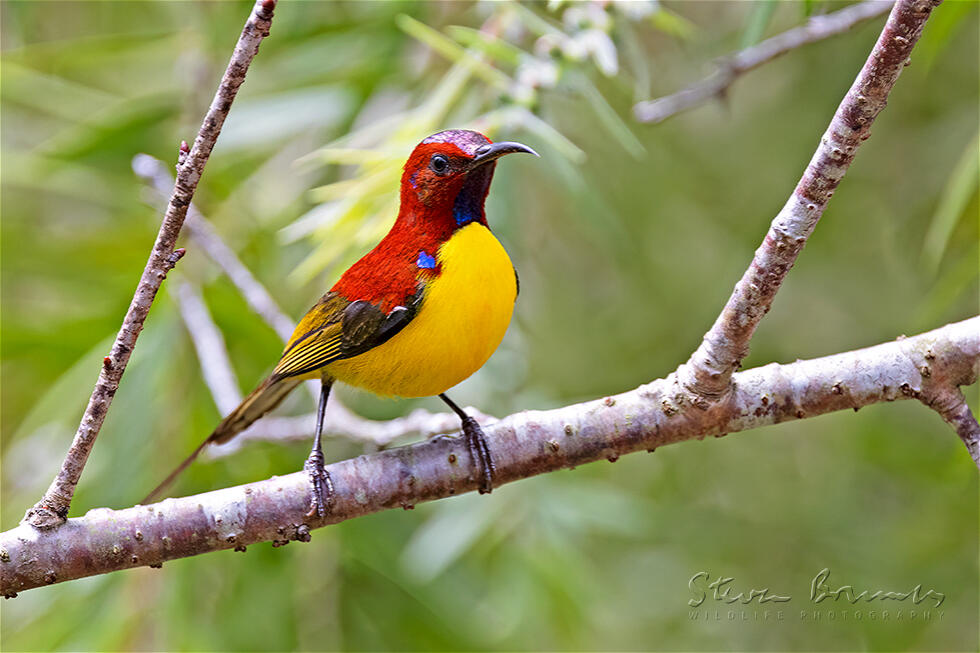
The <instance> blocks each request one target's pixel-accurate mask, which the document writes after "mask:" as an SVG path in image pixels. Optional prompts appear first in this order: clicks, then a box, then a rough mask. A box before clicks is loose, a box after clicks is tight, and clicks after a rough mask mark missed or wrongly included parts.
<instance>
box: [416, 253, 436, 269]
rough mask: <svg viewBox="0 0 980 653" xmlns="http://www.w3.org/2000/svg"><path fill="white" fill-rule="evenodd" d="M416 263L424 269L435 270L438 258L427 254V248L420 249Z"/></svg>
mask: <svg viewBox="0 0 980 653" xmlns="http://www.w3.org/2000/svg"><path fill="white" fill-rule="evenodd" d="M415 265H416V266H417V267H419V268H422V269H423V270H433V269H435V267H436V258H435V257H434V256H430V255H429V254H427V253H426V252H425V250H422V249H420V250H419V257H418V259H416V261H415Z"/></svg>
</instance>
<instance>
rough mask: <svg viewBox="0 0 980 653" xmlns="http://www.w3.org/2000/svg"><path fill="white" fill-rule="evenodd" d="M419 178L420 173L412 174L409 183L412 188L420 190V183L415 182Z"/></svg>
mask: <svg viewBox="0 0 980 653" xmlns="http://www.w3.org/2000/svg"><path fill="white" fill-rule="evenodd" d="M418 176H419V173H417V172H413V173H412V176H411V177H409V178H408V183H410V184H411V185H412V188H418V187H419V185H418V183H416V181H415V180H416V179H417V178H418Z"/></svg>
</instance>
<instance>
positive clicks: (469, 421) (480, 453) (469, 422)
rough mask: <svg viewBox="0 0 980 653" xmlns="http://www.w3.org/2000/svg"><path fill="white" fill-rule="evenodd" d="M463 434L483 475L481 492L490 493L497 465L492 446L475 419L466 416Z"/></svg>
mask: <svg viewBox="0 0 980 653" xmlns="http://www.w3.org/2000/svg"><path fill="white" fill-rule="evenodd" d="M463 434H464V435H465V436H466V443H467V445H469V448H470V458H472V459H473V464H474V465H475V466H476V471H477V473H478V474H479V475H480V477H481V478H480V488H479V489H480V494H489V493H490V492H492V491H493V477H494V474H495V473H496V472H497V467H496V466H495V465H494V464H493V456H492V455H491V454H490V447H489V446H487V439H486V436H484V435H483V429H482V428H480V425H479V424H478V423H477V421H476V420H475V419H473V418H472V417H466V418H464V419H463Z"/></svg>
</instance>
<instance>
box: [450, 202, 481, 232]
mask: <svg viewBox="0 0 980 653" xmlns="http://www.w3.org/2000/svg"><path fill="white" fill-rule="evenodd" d="M453 217H454V218H456V226H457V227H462V226H463V225H466V224H469V223H471V222H473V221H475V220H476V219H477V217H476V216H474V215H473V212H472V210H471V208H470V207H468V206H466V205H465V204H464V203H461V202H459V201H458V200H457V202H456V205H455V206H454V207H453Z"/></svg>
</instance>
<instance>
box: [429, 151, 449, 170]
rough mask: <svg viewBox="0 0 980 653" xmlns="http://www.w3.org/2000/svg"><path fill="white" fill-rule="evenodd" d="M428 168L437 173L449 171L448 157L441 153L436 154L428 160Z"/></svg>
mask: <svg viewBox="0 0 980 653" xmlns="http://www.w3.org/2000/svg"><path fill="white" fill-rule="evenodd" d="M429 168H430V169H431V170H432V172H434V173H436V174H437V175H444V174H446V173H447V172H449V159H447V158H446V157H445V156H443V155H442V154H436V155H435V156H433V157H432V160H431V161H429Z"/></svg>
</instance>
